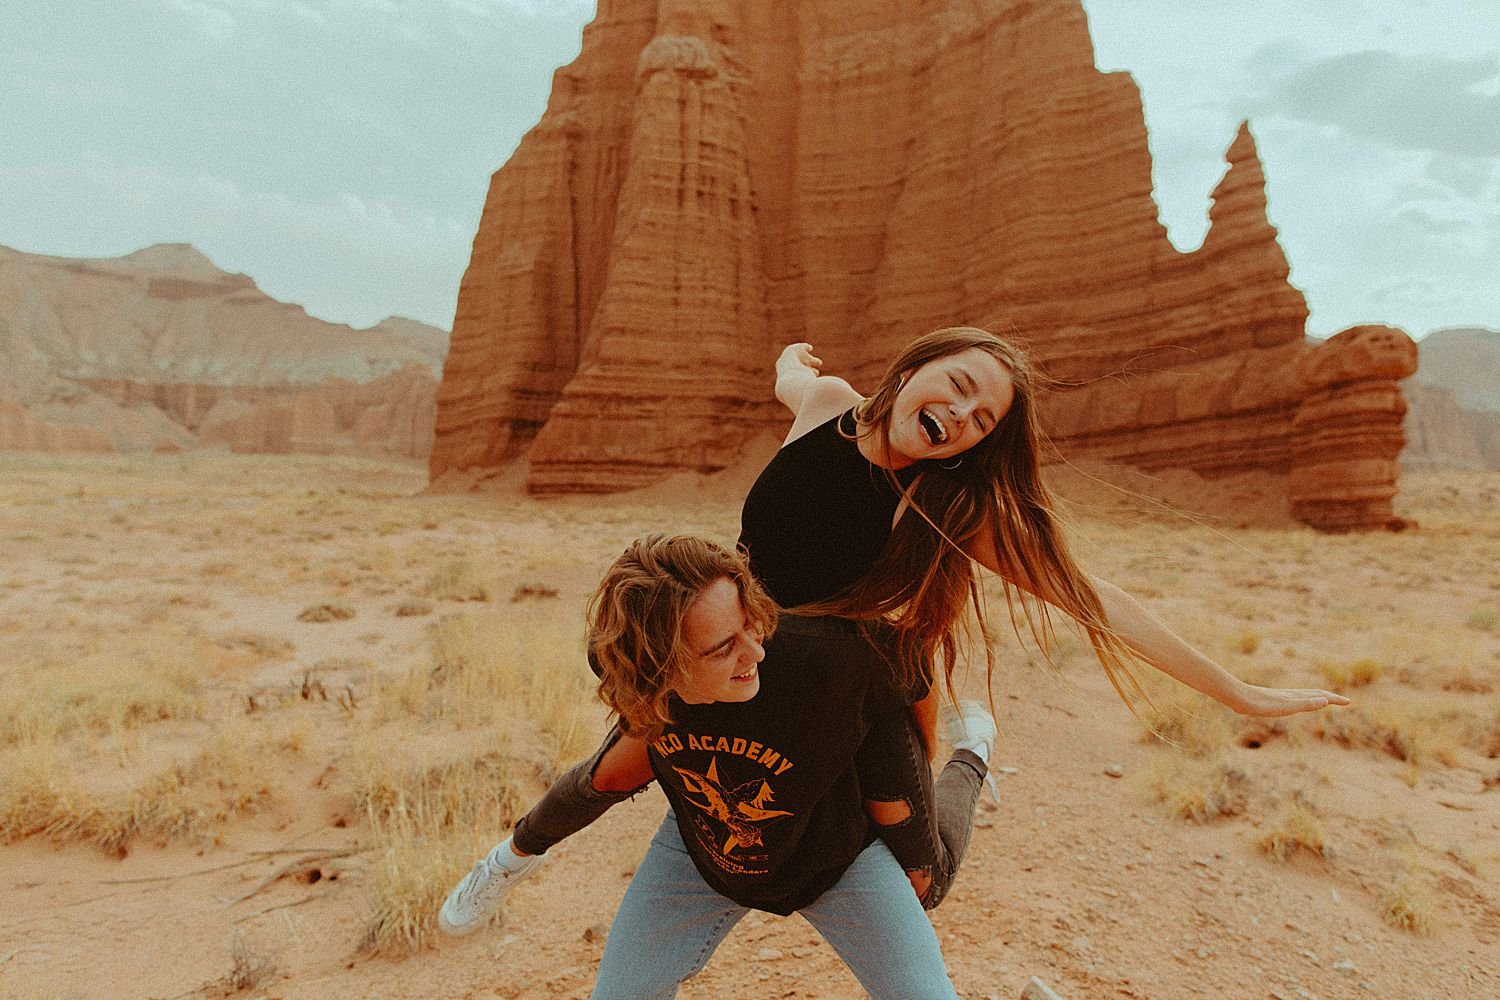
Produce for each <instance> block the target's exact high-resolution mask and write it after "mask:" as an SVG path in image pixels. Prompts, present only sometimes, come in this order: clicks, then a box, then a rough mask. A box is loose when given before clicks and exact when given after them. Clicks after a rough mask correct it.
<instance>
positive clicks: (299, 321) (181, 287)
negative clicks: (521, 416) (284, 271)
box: [0, 243, 448, 460]
mask: <svg viewBox="0 0 1500 1000" xmlns="http://www.w3.org/2000/svg"><path fill="white" fill-rule="evenodd" d="M447 339H448V338H447V333H446V332H445V331H443V330H439V329H437V328H435V327H431V326H427V325H426V324H423V323H418V322H416V321H415V320H410V319H404V318H400V317H392V318H391V319H388V320H385V321H384V322H381V323H379V324H377V325H376V326H374V327H371V328H370V329H368V330H355V329H353V328H351V327H348V326H344V325H341V324H335V323H326V322H324V321H322V320H318V319H314V318H312V317H311V316H308V315H307V313H306V312H305V311H304V310H303V309H302V308H301V307H300V306H294V305H290V304H288V303H284V302H279V301H277V300H275V299H273V298H271V297H270V296H268V295H266V294H265V293H264V292H262V291H261V290H260V289H259V288H257V287H256V285H255V282H254V281H253V280H251V279H250V278H249V277H248V276H246V275H243V274H230V273H228V272H225V271H223V270H220V269H219V268H218V267H216V266H215V265H214V263H213V262H212V261H211V260H209V259H208V257H206V256H204V254H203V253H201V252H200V251H198V250H197V249H196V248H194V247H192V246H190V245H188V244H185V243H168V244H158V245H156V246H150V247H146V248H144V249H142V250H137V251H136V252H134V253H131V254H127V255H125V256H123V257H112V258H100V259H82V258H67V257H51V256H43V255H38V254H27V253H21V252H20V251H17V250H11V249H8V248H4V247H0V448H5V449H33V450H45V451H103V452H112V451H119V452H131V451H180V450H185V449H191V448H195V447H201V446H214V447H224V448H229V449H232V450H234V451H244V452H312V453H320V454H329V453H339V454H344V453H348V454H366V455H380V456H390V457H400V458H409V459H418V460H422V459H425V458H426V457H427V455H428V452H429V451H430V449H431V445H432V423H433V413H434V405H435V398H436V391H437V378H438V374H439V372H440V371H441V369H442V363H443V356H444V354H445V353H446V349H447Z"/></svg>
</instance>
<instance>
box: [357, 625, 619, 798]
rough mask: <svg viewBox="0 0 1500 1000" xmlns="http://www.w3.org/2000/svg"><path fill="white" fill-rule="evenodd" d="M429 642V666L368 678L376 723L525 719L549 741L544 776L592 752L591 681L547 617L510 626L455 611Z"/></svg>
mask: <svg viewBox="0 0 1500 1000" xmlns="http://www.w3.org/2000/svg"><path fill="white" fill-rule="evenodd" d="M428 641H429V643H430V644H431V663H432V665H431V666H430V667H429V668H425V669H424V668H421V667H417V668H413V669H411V670H408V671H405V672H403V673H400V674H396V675H392V676H382V677H376V678H375V679H374V680H373V682H372V690H373V692H374V695H375V710H374V721H375V722H377V723H383V722H391V721H395V720H398V719H400V718H403V717H409V716H416V717H418V718H421V719H423V720H425V721H428V722H433V721H437V720H446V721H449V722H452V723H453V724H454V725H455V726H458V727H459V728H461V729H464V728H473V727H475V726H482V725H487V724H489V723H491V722H493V721H494V720H495V719H496V718H498V717H500V715H501V714H502V713H504V714H506V715H508V716H518V717H521V718H527V719H531V720H533V721H534V722H535V723H536V725H537V727H538V729H539V730H540V731H541V734H542V736H543V737H544V738H545V739H546V740H547V743H548V751H549V752H548V755H547V757H548V759H547V760H545V761H544V762H543V772H544V775H546V776H548V777H550V776H552V775H554V774H556V773H560V770H561V765H563V764H571V763H573V762H574V761H575V760H577V759H578V758H579V757H581V756H583V754H585V753H586V752H587V751H589V750H591V749H593V743H594V741H595V739H596V738H597V736H598V725H597V720H598V716H599V709H598V703H597V699H595V698H594V695H593V686H594V679H593V675H592V674H591V673H590V672H589V670H588V667H587V666H586V665H585V663H584V657H583V651H582V649H581V643H579V642H578V640H577V637H576V635H575V634H573V630H572V629H564V628H562V627H560V625H559V623H557V622H556V621H555V620H553V619H552V618H551V617H547V618H540V619H533V620H528V621H526V622H524V623H516V622H515V621H513V620H509V619H505V618H501V617H500V616H498V615H496V614H487V615H485V616H484V617H483V618H482V619H481V618H478V617H475V616H474V615H470V614H455V615H444V616H443V617H441V618H439V619H438V620H437V621H436V622H434V623H433V625H432V626H431V628H430V629H429V630H428Z"/></svg>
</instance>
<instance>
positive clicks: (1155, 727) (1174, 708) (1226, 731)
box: [1142, 687, 1240, 757]
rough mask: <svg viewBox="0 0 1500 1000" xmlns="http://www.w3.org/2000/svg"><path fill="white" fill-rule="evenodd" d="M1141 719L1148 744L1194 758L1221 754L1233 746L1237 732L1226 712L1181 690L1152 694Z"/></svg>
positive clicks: (1236, 726) (1237, 723)
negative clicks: (1172, 748)
mask: <svg viewBox="0 0 1500 1000" xmlns="http://www.w3.org/2000/svg"><path fill="white" fill-rule="evenodd" d="M1142 717H1143V721H1144V723H1145V725H1146V727H1147V731H1146V734H1145V735H1146V738H1147V739H1148V740H1149V739H1151V738H1153V737H1155V738H1158V739H1161V740H1164V741H1166V742H1167V743H1170V744H1172V745H1173V746H1175V747H1177V748H1178V749H1180V750H1184V751H1186V752H1188V753H1190V754H1192V755H1194V756H1195V757H1206V756H1211V755H1214V754H1218V753H1221V752H1222V751H1223V750H1224V749H1225V748H1226V747H1228V746H1230V745H1231V744H1233V743H1234V742H1235V740H1236V738H1237V736H1238V734H1239V729H1240V723H1239V721H1238V720H1237V719H1236V718H1235V716H1234V714H1233V713H1232V712H1230V711H1229V710H1228V709H1226V708H1223V707H1221V706H1219V705H1217V704H1214V703H1212V702H1210V701H1208V700H1207V699H1205V698H1203V697H1202V696H1201V695H1198V694H1197V693H1196V692H1193V691H1189V690H1187V689H1186V688H1181V687H1177V688H1174V689H1170V690H1167V691H1164V692H1159V693H1158V692H1152V693H1151V703H1150V704H1149V705H1147V706H1146V707H1145V708H1144V710H1143V712H1142Z"/></svg>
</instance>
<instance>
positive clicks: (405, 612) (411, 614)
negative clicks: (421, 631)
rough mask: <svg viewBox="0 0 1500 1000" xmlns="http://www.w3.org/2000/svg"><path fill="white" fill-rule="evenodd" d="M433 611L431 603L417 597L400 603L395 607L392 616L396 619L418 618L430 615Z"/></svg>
mask: <svg viewBox="0 0 1500 1000" xmlns="http://www.w3.org/2000/svg"><path fill="white" fill-rule="evenodd" d="M433 610H434V608H433V606H432V602H431V601H424V600H422V599H421V598H417V597H409V598H407V599H406V600H404V601H402V602H401V603H400V604H398V605H396V608H395V611H394V614H395V615H396V617H397V618H418V617H421V616H423V615H430V614H432V612H433Z"/></svg>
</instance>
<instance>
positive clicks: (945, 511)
mask: <svg viewBox="0 0 1500 1000" xmlns="http://www.w3.org/2000/svg"><path fill="white" fill-rule="evenodd" d="M970 348H978V349H980V350H982V351H985V352H986V353H988V354H990V355H993V356H994V357H995V358H996V359H997V360H998V361H999V362H1000V364H1001V365H1003V366H1004V367H1005V369H1006V370H1007V371H1008V372H1009V373H1010V376H1011V380H1012V382H1013V384H1014V386H1015V397H1014V400H1013V401H1012V402H1011V405H1010V410H1009V411H1008V412H1007V413H1006V414H1005V416H1004V417H1003V418H1001V420H1000V421H999V423H998V424H997V425H996V426H995V428H994V429H993V430H991V431H990V432H989V433H988V434H986V435H985V436H984V438H983V439H982V440H980V442H979V443H978V444H976V445H974V446H973V447H972V448H970V449H968V450H967V451H965V452H963V454H962V456H961V457H962V461H961V462H960V463H958V465H957V467H956V468H945V467H943V466H942V465H939V464H938V463H937V462H923V463H921V474H920V476H919V477H918V479H917V480H916V481H915V482H914V484H913V486H912V489H911V492H910V497H909V499H910V504H911V507H912V508H913V509H912V510H911V511H908V512H907V513H906V514H904V515H903V516H902V517H901V518H900V519H899V520H898V521H897V523H896V526H895V528H894V530H893V531H892V532H891V537H890V539H889V540H888V541H887V543H886V546H885V549H884V551H883V552H882V553H881V556H880V558H879V560H878V561H877V562H876V564H875V565H874V566H873V567H871V569H870V570H869V571H868V572H867V573H866V574H865V575H864V576H863V577H862V578H861V579H860V580H859V581H858V582H857V583H855V584H854V585H853V586H852V587H850V588H849V589H848V590H846V591H845V592H844V593H842V594H840V595H838V596H836V597H834V598H833V599H831V600H829V601H823V602H819V603H818V604H817V605H816V606H814V608H813V609H812V610H817V611H821V612H824V613H830V614H837V615H842V616H845V617H851V618H876V617H879V618H884V619H886V620H888V621H890V622H892V623H893V624H894V625H896V626H897V629H896V632H897V636H898V637H899V638H898V645H899V650H898V651H899V656H898V658H897V662H896V664H895V667H896V672H897V675H898V678H900V679H902V680H904V681H906V682H908V683H910V682H912V681H914V680H917V679H921V680H925V681H928V682H931V681H933V680H935V677H934V676H933V675H934V674H935V673H936V672H937V670H939V669H940V670H941V672H942V676H943V679H944V682H945V684H946V685H947V686H948V688H949V690H950V692H951V687H952V675H953V670H954V667H955V665H956V661H957V658H958V654H959V650H960V648H961V647H962V646H963V645H964V640H965V639H966V638H967V637H968V626H969V622H968V620H967V618H966V615H965V610H966V607H972V608H973V609H974V613H975V617H974V619H973V622H974V624H976V625H977V626H978V630H979V639H980V641H981V644H982V646H983V648H984V651H985V659H986V667H987V671H988V674H989V675H992V674H993V672H994V654H993V649H992V646H993V643H992V638H993V632H992V630H991V628H990V625H989V622H988V620H987V618H986V615H985V607H984V601H983V599H982V595H981V591H980V586H979V581H978V576H977V574H976V573H975V571H974V565H973V562H972V560H971V559H970V558H969V556H968V555H967V553H966V552H965V551H964V549H963V546H964V545H966V544H967V543H969V542H971V541H973V540H974V539H976V538H978V537H981V536H982V535H984V534H986V533H987V534H988V535H989V537H991V538H993V539H994V544H995V551H996V554H997V555H998V557H999V559H1000V570H1001V573H1002V579H1003V580H1005V597H1006V605H1007V608H1008V610H1009V612H1010V620H1011V626H1012V628H1014V629H1015V631H1016V632H1017V634H1020V631H1021V623H1020V620H1021V619H1024V620H1025V622H1026V625H1027V628H1028V630H1029V631H1030V633H1031V635H1032V637H1033V638H1034V639H1035V640H1036V641H1037V644H1038V646H1039V647H1040V648H1041V650H1042V652H1043V654H1044V655H1047V656H1048V659H1049V660H1050V650H1051V648H1052V645H1053V633H1052V621H1051V617H1050V615H1049V613H1048V606H1047V604H1045V603H1042V602H1040V601H1031V600H1029V599H1027V598H1026V597H1024V596H1021V595H1017V594H1016V592H1015V588H1014V587H1013V586H1012V583H1014V584H1019V585H1020V586H1021V588H1022V589H1024V590H1026V591H1030V592H1032V593H1037V594H1044V595H1047V596H1048V599H1049V600H1050V601H1052V602H1053V603H1054V604H1055V605H1056V606H1057V607H1058V608H1060V609H1061V610H1062V611H1063V612H1065V613H1066V614H1067V615H1068V616H1069V617H1071V618H1073V619H1074V620H1075V621H1077V622H1078V623H1079V625H1081V626H1082V628H1083V630H1084V632H1085V634H1086V635H1087V636H1088V639H1089V643H1090V644H1091V645H1092V646H1093V648H1094V653H1095V655H1096V656H1097V657H1098V658H1099V662H1100V663H1101V664H1102V665H1103V667H1104V670H1105V673H1106V674H1107V675H1108V676H1109V679H1110V681H1111V683H1112V684H1113V685H1114V687H1115V690H1116V691H1118V692H1119V694H1120V696H1121V697H1122V698H1123V699H1124V700H1125V701H1126V703H1127V704H1130V703H1131V702H1132V700H1133V696H1141V689H1140V686H1139V684H1138V683H1137V681H1136V680H1135V678H1134V676H1133V675H1132V674H1131V672H1130V669H1129V664H1130V663H1131V662H1132V660H1133V658H1134V654H1133V653H1132V652H1131V650H1130V649H1129V647H1128V646H1126V645H1125V644H1124V642H1123V641H1121V639H1120V638H1119V636H1118V635H1117V634H1116V633H1115V632H1114V630H1112V629H1111V628H1110V627H1109V624H1108V621H1107V619H1106V617H1105V614H1104V609H1103V606H1102V605H1101V603H1100V601H1099V595H1098V592H1097V591H1096V590H1095V589H1094V587H1093V584H1092V583H1091V582H1090V581H1089V578H1088V576H1087V575H1086V574H1085V573H1084V572H1083V570H1082V569H1080V568H1079V566H1078V564H1077V563H1076V562H1075V561H1074V559H1073V555H1072V553H1071V551H1070V550H1069V547H1068V543H1067V539H1066V538H1065V537H1064V532H1063V530H1062V526H1061V525H1060V524H1059V522H1058V515H1057V513H1056V510H1055V504H1054V501H1053V498H1052V496H1051V494H1050V492H1049V491H1048V489H1047V486H1046V484H1045V483H1044V482H1043V481H1042V476H1041V464H1042V463H1041V457H1042V449H1043V448H1044V446H1045V438H1044V435H1043V433H1042V430H1041V427H1040V424H1039V422H1038V419H1037V413H1036V394H1037V391H1038V388H1039V386H1040V383H1041V382H1042V379H1043V377H1042V376H1041V375H1040V374H1039V373H1038V372H1037V371H1036V370H1035V369H1034V368H1033V367H1032V366H1031V363H1030V361H1029V360H1028V358H1027V356H1026V353H1025V351H1024V350H1023V349H1022V348H1020V347H1019V346H1017V345H1016V344H1013V343H1011V342H1010V341H1008V340H1005V339H1003V338H1001V337H998V336H996V335H994V334H992V333H990V332H988V331H986V330H979V329H975V328H973V327H952V328H949V329H944V330H936V331H933V332H932V333H929V334H927V335H925V336H923V337H920V338H918V339H917V340H915V341H913V342H912V343H911V344H910V345H908V346H907V348H906V349H905V350H903V351H902V352H901V353H900V354H898V355H897V356H896V358H895V359H894V360H893V361H892V362H891V364H890V367H889V369H888V370H887V371H886V373H885V375H884V377H883V378H882V379H881V381H880V384H879V386H878V387H877V388H876V390H875V392H874V393H873V394H872V395H871V396H870V397H869V398H868V399H866V400H865V401H864V402H863V403H861V404H860V405H859V406H858V407H857V408H856V410H855V417H856V418H857V420H858V422H859V430H858V433H859V434H860V435H861V436H863V435H866V434H873V435H874V436H875V441H876V444H877V446H878V447H884V448H887V449H888V448H889V433H890V425H891V412H892V409H893V407H894V404H895V401H896V395H897V393H898V392H899V391H900V390H901V387H902V385H903V383H904V381H905V379H906V377H907V376H909V375H911V374H913V373H914V372H916V370H917V369H919V368H921V367H922V366H923V365H925V364H927V363H929V362H932V361H937V360H939V359H941V358H945V357H948V356H950V355H953V354H957V353H959V352H961V351H966V350H969V349H970ZM955 457H958V456H955ZM950 464H951V462H950ZM891 478H892V482H893V484H894V483H895V477H894V475H892V477H891ZM897 488H899V486H898V487H897ZM1018 607H1019V609H1020V616H1019V618H1018V615H1017V608H1018ZM1127 692H1128V693H1127Z"/></svg>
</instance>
